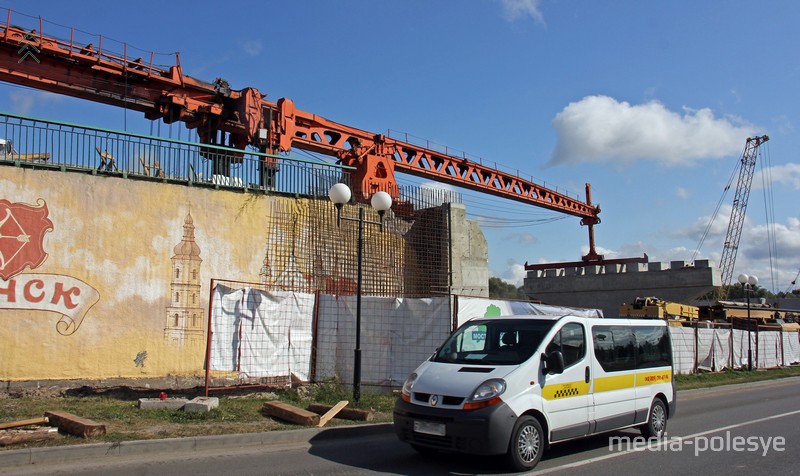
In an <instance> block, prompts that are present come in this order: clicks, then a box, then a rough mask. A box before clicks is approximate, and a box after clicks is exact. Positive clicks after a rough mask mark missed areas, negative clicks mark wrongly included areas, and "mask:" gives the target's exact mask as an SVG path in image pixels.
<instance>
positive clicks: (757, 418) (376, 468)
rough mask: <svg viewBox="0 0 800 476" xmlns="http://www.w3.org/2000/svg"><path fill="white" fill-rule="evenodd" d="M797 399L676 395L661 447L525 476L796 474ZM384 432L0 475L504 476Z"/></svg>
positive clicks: (767, 391)
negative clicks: (425, 451) (424, 452)
mask: <svg viewBox="0 0 800 476" xmlns="http://www.w3.org/2000/svg"><path fill="white" fill-rule="evenodd" d="M799 400H800V378H793V379H785V380H778V381H770V382H762V383H755V384H748V385H737V386H731V387H720V388H716V389H705V390H695V391H688V392H680V393H679V395H678V414H677V416H676V417H675V418H674V419H670V421H669V424H668V428H667V439H666V440H665V441H663V442H661V443H660V444H650V445H649V446H648V443H647V442H645V441H643V440H642V439H641V438H638V439H637V437H638V436H639V433H638V432H637V431H633V430H630V431H624V432H616V433H612V434H610V435H602V436H597V437H592V438H589V439H586V440H581V441H579V442H571V443H565V444H561V445H556V446H554V447H553V448H552V449H551V451H550V452H549V453H546V454H545V455H544V458H543V459H542V461H541V462H540V463H539V465H538V466H537V468H536V470H535V471H534V472H533V473H531V474H551V473H552V474H569V475H570V476H574V475H576V474H578V475H580V474H592V475H606V474H607V475H619V474H630V473H631V472H633V471H636V472H641V473H644V474H648V475H659V474H665V475H666V474H669V475H671V476H672V475H675V474H704V475H714V474H719V475H723V474H724V475H726V476H730V475H735V474H747V475H751V474H770V475H771V476H773V475H774V476H776V475H782V474H787V475H788V474H798V473H800V468H798V466H800V463H798V457H797V451H798V449H797V448H798V442H800V401H799ZM389 430H390V428H389V427H386V428H385V429H382V430H381V431H373V432H370V433H369V434H363V435H362V436H347V437H341V436H342V434H341V433H337V432H323V433H320V434H317V435H315V436H313V437H311V438H310V440H308V441H304V442H300V443H291V444H277V445H270V446H261V447H247V448H240V449H234V450H231V449H230V448H227V449H225V448H221V449H216V450H215V449H209V450H206V451H203V452H194V453H191V454H187V453H184V452H179V451H176V452H173V453H169V454H159V455H147V456H139V457H136V458H128V457H113V458H87V459H85V460H82V461H74V462H64V463H62V464H48V465H45V466H39V465H29V466H18V467H14V468H0V474H19V475H43V474H48V475H58V474H62V475H66V474H82V475H108V474H113V475H114V476H129V475H161V474H169V475H273V474H280V475H294V474H297V475H312V474H316V475H323V474H325V475H340V474H341V475H351V474H421V475H422V474H425V475H427V474H430V475H447V474H454V475H463V474H504V471H505V469H504V468H503V467H502V462H501V461H500V460H499V459H498V458H487V457H474V456H465V455H436V456H433V457H424V456H421V455H419V454H417V453H416V452H415V451H413V450H412V449H411V448H410V447H408V446H407V445H405V444H402V443H400V442H399V441H398V440H397V439H396V437H395V436H394V434H393V433H392V432H391V431H389ZM354 434H356V435H358V433H354ZM337 435H339V436H338V437H337Z"/></svg>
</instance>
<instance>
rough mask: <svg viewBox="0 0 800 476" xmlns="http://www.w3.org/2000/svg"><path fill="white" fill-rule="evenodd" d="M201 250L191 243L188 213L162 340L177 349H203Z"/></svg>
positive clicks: (175, 259) (177, 251)
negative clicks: (200, 346)
mask: <svg viewBox="0 0 800 476" xmlns="http://www.w3.org/2000/svg"><path fill="white" fill-rule="evenodd" d="M202 262H203V260H202V259H200V247H199V246H197V243H196V242H195V241H194V221H193V220H192V215H191V213H189V214H187V215H186V219H185V220H184V222H183V240H181V242H180V243H178V244H177V245H175V255H174V256H173V257H172V275H171V276H172V277H171V279H170V305H169V306H168V307H167V321H166V326H165V327H164V339H165V340H168V341H171V342H173V343H175V344H178V345H187V344H188V345H193V346H194V345H202V344H204V343H205V338H204V336H205V333H204V331H203V328H204V326H203V324H204V319H203V308H202V307H201V305H200V264H201V263H202Z"/></svg>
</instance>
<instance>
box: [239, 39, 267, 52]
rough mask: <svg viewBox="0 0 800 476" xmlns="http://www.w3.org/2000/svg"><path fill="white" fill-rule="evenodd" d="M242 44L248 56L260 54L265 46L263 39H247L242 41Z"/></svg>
mask: <svg viewBox="0 0 800 476" xmlns="http://www.w3.org/2000/svg"><path fill="white" fill-rule="evenodd" d="M240 46H241V47H242V51H244V53H245V54H246V55H248V56H258V55H259V54H261V50H262V49H263V48H264V45H263V44H262V43H261V40H245V41H242V42H241V43H240Z"/></svg>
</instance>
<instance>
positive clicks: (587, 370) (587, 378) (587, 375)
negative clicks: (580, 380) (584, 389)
mask: <svg viewBox="0 0 800 476" xmlns="http://www.w3.org/2000/svg"><path fill="white" fill-rule="evenodd" d="M586 383H589V367H588V366H587V367H586Z"/></svg>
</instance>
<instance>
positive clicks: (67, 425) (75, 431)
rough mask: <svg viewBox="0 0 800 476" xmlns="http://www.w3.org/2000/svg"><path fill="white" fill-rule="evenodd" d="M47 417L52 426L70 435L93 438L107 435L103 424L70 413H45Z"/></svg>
mask: <svg viewBox="0 0 800 476" xmlns="http://www.w3.org/2000/svg"><path fill="white" fill-rule="evenodd" d="M45 416H47V418H49V419H50V425H51V426H57V427H58V429H59V430H62V431H65V432H66V433H69V434H70V435H75V436H81V437H83V438H91V437H93V436H103V435H105V434H106V426H105V425H103V424H102V423H97V422H96V421H92V420H89V419H88V418H81V417H79V416H76V415H73V414H72V413H68V412H61V411H58V412H45Z"/></svg>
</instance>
